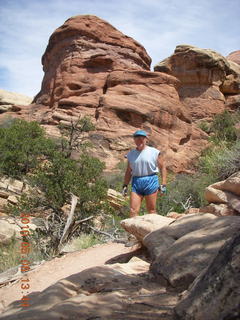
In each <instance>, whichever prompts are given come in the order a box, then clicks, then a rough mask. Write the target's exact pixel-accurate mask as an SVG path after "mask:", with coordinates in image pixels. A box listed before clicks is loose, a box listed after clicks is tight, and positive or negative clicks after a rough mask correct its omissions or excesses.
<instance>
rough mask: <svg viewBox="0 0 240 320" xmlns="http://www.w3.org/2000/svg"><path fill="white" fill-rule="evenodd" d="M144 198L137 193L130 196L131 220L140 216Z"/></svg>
mask: <svg viewBox="0 0 240 320" xmlns="http://www.w3.org/2000/svg"><path fill="white" fill-rule="evenodd" d="M142 199H143V196H141V195H140V194H137V193H135V192H131V196H130V218H133V217H136V216H138V214H139V210H140V207H141V203H142Z"/></svg>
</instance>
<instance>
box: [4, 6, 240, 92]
mask: <svg viewBox="0 0 240 320" xmlns="http://www.w3.org/2000/svg"><path fill="white" fill-rule="evenodd" d="M238 6H239V0H228V2H225V1H223V0H212V1H208V0H201V1H194V0H182V1H178V0H122V1H118V2H117V1H113V0H109V1H105V0H92V1H84V0H68V1H65V0H41V1H40V0H31V1H28V0H5V2H4V4H1V9H0V19H1V25H0V36H1V43H0V46H1V47H0V70H1V75H0V88H3V89H6V90H9V91H15V92H20V93H23V94H27V95H30V96H33V95H35V94H37V93H38V91H39V90H40V86H41V81H42V78H43V72H42V66H41V57H42V55H43V53H44V51H45V49H46V46H47V43H48V39H49V37H50V35H51V34H52V33H53V31H54V30H55V29H56V28H57V27H59V26H60V25H62V24H63V23H64V21H65V20H67V19H68V18H69V17H71V16H73V15H78V14H95V15H97V16H99V17H100V18H103V19H105V20H107V21H108V22H109V23H111V24H112V25H113V26H114V27H116V28H117V29H119V30H120V31H122V32H123V33H125V34H127V35H128V36H131V37H133V38H134V39H135V40H137V41H138V42H140V43H141V44H142V45H143V46H144V47H145V49H146V50H147V52H148V54H149V55H150V56H151V58H152V60H153V65H154V64H156V63H157V62H158V61H160V60H162V59H164V58H166V57H167V56H169V55H170V54H172V52H173V51H174V49H175V47H176V45H178V44H181V43H188V44H192V45H196V46H198V47H200V48H211V49H213V50H216V51H218V52H220V53H222V54H223V55H226V54H228V53H229V52H231V51H234V50H238V49H240V48H239V44H240V35H239V29H240V28H239V27H240V23H239V14H238V12H239V8H238Z"/></svg>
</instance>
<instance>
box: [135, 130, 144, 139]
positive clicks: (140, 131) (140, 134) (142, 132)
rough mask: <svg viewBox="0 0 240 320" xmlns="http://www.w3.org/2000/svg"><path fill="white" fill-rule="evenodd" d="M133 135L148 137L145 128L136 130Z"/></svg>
mask: <svg viewBox="0 0 240 320" xmlns="http://www.w3.org/2000/svg"><path fill="white" fill-rule="evenodd" d="M133 136H134V137H137V136H142V137H147V133H146V132H145V131H144V130H137V131H136V132H134V134H133Z"/></svg>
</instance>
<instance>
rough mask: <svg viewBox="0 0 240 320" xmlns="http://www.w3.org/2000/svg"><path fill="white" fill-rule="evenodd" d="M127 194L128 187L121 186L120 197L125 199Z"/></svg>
mask: <svg viewBox="0 0 240 320" xmlns="http://www.w3.org/2000/svg"><path fill="white" fill-rule="evenodd" d="M127 193H128V186H127V184H124V185H123V188H122V195H123V196H124V197H126V196H127Z"/></svg>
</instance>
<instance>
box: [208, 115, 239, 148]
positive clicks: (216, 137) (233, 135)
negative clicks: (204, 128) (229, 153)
mask: <svg viewBox="0 0 240 320" xmlns="http://www.w3.org/2000/svg"><path fill="white" fill-rule="evenodd" d="M238 121H240V114H239V113H238V112H237V113H235V114H233V113H230V112H229V111H227V110H225V111H224V112H223V113H220V114H218V115H216V116H215V118H214V120H213V122H212V124H211V126H210V132H212V133H213V135H212V137H211V141H212V142H213V143H214V144H218V143H222V142H223V141H225V142H227V143H234V142H235V141H236V140H237V132H236V128H235V126H234V125H235V124H236V123H237V122H238Z"/></svg>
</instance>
